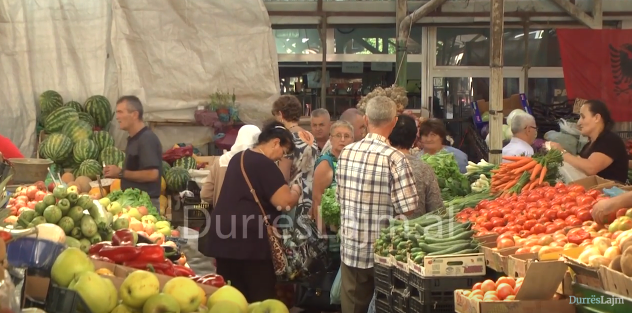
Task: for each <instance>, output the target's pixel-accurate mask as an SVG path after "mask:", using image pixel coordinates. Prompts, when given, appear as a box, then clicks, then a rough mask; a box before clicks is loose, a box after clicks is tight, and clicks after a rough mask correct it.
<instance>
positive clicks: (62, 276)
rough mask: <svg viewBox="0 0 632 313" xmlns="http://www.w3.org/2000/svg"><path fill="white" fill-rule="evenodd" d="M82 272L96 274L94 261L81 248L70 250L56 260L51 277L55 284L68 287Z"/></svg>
mask: <svg viewBox="0 0 632 313" xmlns="http://www.w3.org/2000/svg"><path fill="white" fill-rule="evenodd" d="M81 272H94V264H93V263H92V260H90V258H89V257H88V256H87V255H86V254H85V253H83V251H81V250H80V249H79V248H68V249H66V250H64V251H63V252H62V253H61V254H60V255H59V256H58V257H57V259H55V263H53V267H52V269H51V273H50V276H51V279H52V280H53V282H54V283H56V284H58V285H60V286H62V287H68V286H69V285H70V282H71V281H72V280H73V278H74V276H75V275H76V274H79V273H81Z"/></svg>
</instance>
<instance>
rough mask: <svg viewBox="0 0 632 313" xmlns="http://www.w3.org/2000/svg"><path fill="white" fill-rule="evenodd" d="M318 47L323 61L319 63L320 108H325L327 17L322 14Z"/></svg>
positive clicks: (327, 82)
mask: <svg viewBox="0 0 632 313" xmlns="http://www.w3.org/2000/svg"><path fill="white" fill-rule="evenodd" d="M320 46H321V50H322V54H323V60H322V63H321V67H320V71H321V73H322V75H321V76H320V108H324V109H326V108H327V87H328V86H327V84H329V80H328V79H327V15H326V14H324V13H323V17H321V18H320Z"/></svg>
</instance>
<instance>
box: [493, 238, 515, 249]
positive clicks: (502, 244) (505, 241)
mask: <svg viewBox="0 0 632 313" xmlns="http://www.w3.org/2000/svg"><path fill="white" fill-rule="evenodd" d="M498 239H500V237H498ZM515 245H516V243H515V242H514V241H513V239H509V238H502V239H500V240H496V247H497V248H498V249H504V248H509V247H513V246H515Z"/></svg>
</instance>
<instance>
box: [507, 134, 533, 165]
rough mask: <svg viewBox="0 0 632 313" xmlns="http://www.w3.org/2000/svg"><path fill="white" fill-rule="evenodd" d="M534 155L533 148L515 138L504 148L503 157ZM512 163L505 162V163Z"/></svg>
mask: <svg viewBox="0 0 632 313" xmlns="http://www.w3.org/2000/svg"><path fill="white" fill-rule="evenodd" d="M533 153H534V151H533V147H532V146H531V145H530V144H528V143H527V142H526V141H524V140H522V139H520V138H516V137H513V138H511V141H510V142H509V143H508V144H507V145H506V146H505V147H504V148H503V156H521V155H525V156H532V155H533ZM506 162H511V161H507V160H503V163H506Z"/></svg>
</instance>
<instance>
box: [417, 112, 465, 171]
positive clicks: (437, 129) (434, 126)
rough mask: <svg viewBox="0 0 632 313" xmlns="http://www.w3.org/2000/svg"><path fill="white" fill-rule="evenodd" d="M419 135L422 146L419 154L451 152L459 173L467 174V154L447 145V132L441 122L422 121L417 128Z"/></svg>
mask: <svg viewBox="0 0 632 313" xmlns="http://www.w3.org/2000/svg"><path fill="white" fill-rule="evenodd" d="M419 134H420V135H421V143H422V145H423V150H421V154H424V153H429V154H435V153H437V152H439V151H441V150H445V151H447V152H451V153H452V154H453V155H454V158H455V159H456V163H457V164H458V165H459V170H460V171H461V173H463V174H465V173H466V172H467V169H466V167H467V161H468V159H467V154H465V153H464V152H463V151H461V150H459V149H457V148H454V147H452V146H449V145H448V139H447V137H448V131H447V130H446V128H445V125H444V124H443V122H442V121H441V120H438V119H436V118H431V119H428V120H425V121H423V122H422V123H421V125H420V126H419Z"/></svg>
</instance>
